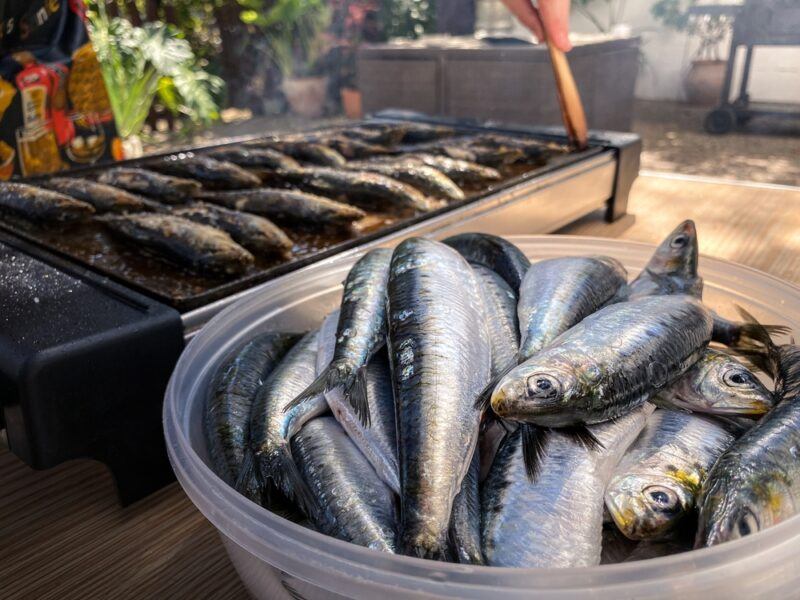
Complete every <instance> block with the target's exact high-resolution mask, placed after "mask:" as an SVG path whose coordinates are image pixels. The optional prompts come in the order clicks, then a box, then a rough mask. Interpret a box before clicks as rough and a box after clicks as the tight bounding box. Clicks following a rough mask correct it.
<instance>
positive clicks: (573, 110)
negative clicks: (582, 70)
mask: <svg viewBox="0 0 800 600" xmlns="http://www.w3.org/2000/svg"><path fill="white" fill-rule="evenodd" d="M547 49H548V50H549V51H550V62H551V63H552V64H553V74H554V75H555V77H556V89H557V91H558V103H559V105H560V106H561V117H562V118H563V120H564V127H566V129H567V135H568V136H569V139H570V142H571V143H572V145H573V146H574V147H575V148H576V149H577V150H583V149H584V148H586V146H587V144H588V137H589V135H588V131H587V127H586V113H585V112H584V110H583V103H582V102H581V96H580V93H578V86H577V85H575V78H574V77H573V76H572V69H570V68H569V61H567V56H566V55H565V54H564V53H563V52H562V51H561V50H559V49H558V48H556V47H555V46H554V45H553V44H552V43H551V42H550V40H547Z"/></svg>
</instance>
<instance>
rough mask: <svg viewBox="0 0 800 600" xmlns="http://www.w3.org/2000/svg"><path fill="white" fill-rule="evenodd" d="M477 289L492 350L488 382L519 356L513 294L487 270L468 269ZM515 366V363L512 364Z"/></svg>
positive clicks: (498, 277)
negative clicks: (472, 275)
mask: <svg viewBox="0 0 800 600" xmlns="http://www.w3.org/2000/svg"><path fill="white" fill-rule="evenodd" d="M472 270H473V271H474V272H475V277H477V279H478V285H479V286H480V288H481V292H482V296H483V302H484V307H485V309H486V321H487V325H488V327H489V339H490V341H491V346H492V378H495V377H498V376H500V375H501V374H502V373H504V372H505V371H506V369H507V368H508V365H509V364H511V363H515V361H516V357H517V354H518V353H519V321H518V320H517V294H516V293H515V292H514V290H512V289H511V287H510V286H509V285H508V284H507V283H506V282H505V280H504V279H503V278H502V277H500V275H498V274H497V273H495V272H494V271H492V270H491V269H487V268H486V267H484V266H483V265H472ZM515 364H516V363H515Z"/></svg>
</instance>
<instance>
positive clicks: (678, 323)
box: [492, 296, 712, 427]
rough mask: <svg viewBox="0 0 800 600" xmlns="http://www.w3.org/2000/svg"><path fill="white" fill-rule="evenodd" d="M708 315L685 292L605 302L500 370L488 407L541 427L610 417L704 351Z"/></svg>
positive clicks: (708, 331)
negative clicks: (518, 362)
mask: <svg viewBox="0 0 800 600" xmlns="http://www.w3.org/2000/svg"><path fill="white" fill-rule="evenodd" d="M711 326H712V317H711V314H710V313H709V311H708V310H707V309H706V308H705V307H703V305H702V304H700V302H698V301H697V300H695V299H694V298H691V297H690V296H654V297H650V298H643V299H641V300H638V301H636V302H624V303H620V304H612V305H611V306H607V307H605V308H603V309H601V310H599V311H598V312H596V313H594V314H592V315H590V316H588V317H586V318H585V319H583V321H581V322H580V323H579V324H578V325H576V326H575V327H572V328H571V329H569V330H568V331H566V332H565V333H564V334H562V335H561V336H559V337H558V338H557V339H556V340H555V341H554V342H553V343H551V344H550V345H549V346H548V347H547V348H545V349H544V350H542V351H541V352H539V353H537V354H535V355H534V356H533V357H532V358H531V359H529V360H528V361H526V362H524V363H522V364H521V365H519V366H518V367H516V368H515V369H514V370H512V371H511V372H510V373H509V374H508V375H506V376H505V377H504V378H503V379H502V380H501V381H500V384H499V385H498V386H497V388H496V389H495V391H494V394H493V396H492V408H493V409H494V411H495V413H497V415H499V416H500V417H503V418H508V419H514V420H518V421H523V422H529V423H536V424H538V425H542V426H545V427H569V426H578V425H586V424H591V423H600V422H602V421H607V420H609V419H614V418H616V417H619V416H620V415H622V414H625V413H626V412H628V411H630V410H631V409H632V408H635V407H636V406H638V405H640V404H641V403H642V402H644V401H645V400H647V399H648V398H649V397H651V396H652V395H654V394H655V393H657V392H658V391H659V390H661V389H662V388H664V387H665V386H666V385H669V384H671V383H672V382H674V381H675V380H677V379H678V378H679V377H680V376H681V375H683V373H685V372H686V371H687V370H688V369H689V367H691V366H692V365H693V364H694V363H695V362H697V360H698V359H699V357H700V356H701V355H702V353H703V352H704V351H705V349H706V346H707V344H708V342H709V341H710V339H711Z"/></svg>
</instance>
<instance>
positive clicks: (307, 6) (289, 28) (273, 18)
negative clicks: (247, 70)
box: [239, 0, 330, 118]
mask: <svg viewBox="0 0 800 600" xmlns="http://www.w3.org/2000/svg"><path fill="white" fill-rule="evenodd" d="M239 3H240V4H241V5H242V6H243V7H244V10H243V11H242V13H241V18H242V20H243V21H244V22H245V23H248V24H252V25H255V26H257V27H258V28H259V29H261V31H262V32H263V34H264V39H265V42H266V44H267V47H268V53H269V55H270V58H271V60H272V61H273V62H274V63H275V64H276V65H277V66H278V69H279V70H280V72H281V75H282V77H283V82H282V84H281V90H282V91H283V94H284V96H285V97H286V101H287V103H288V105H289V109H290V110H291V111H292V112H293V113H295V114H297V115H300V116H302V117H307V118H315V117H319V116H321V115H322V113H323V111H324V108H325V100H326V98H327V90H328V78H327V76H326V75H325V74H324V72H323V70H322V65H321V62H320V57H321V56H322V55H323V49H324V44H325V39H324V37H323V35H322V34H323V32H324V31H325V29H326V27H327V26H328V22H329V20H330V11H329V9H328V7H327V4H326V3H325V2H324V0H278V1H277V2H274V3H270V4H271V5H270V6H269V8H267V7H265V6H262V4H265V3H264V2H263V1H262V0H239Z"/></svg>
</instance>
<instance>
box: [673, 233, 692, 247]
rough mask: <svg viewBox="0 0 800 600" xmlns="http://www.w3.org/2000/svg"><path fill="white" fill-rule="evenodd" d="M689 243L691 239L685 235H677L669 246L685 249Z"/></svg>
mask: <svg viewBox="0 0 800 600" xmlns="http://www.w3.org/2000/svg"><path fill="white" fill-rule="evenodd" d="M688 242H689V238H688V237H686V236H685V235H684V234H682V233H681V234H680V235H676V236H675V237H674V238H672V241H671V242H670V243H669V245H670V246H671V247H673V248H683V247H684V246H686V244H687V243H688Z"/></svg>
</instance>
